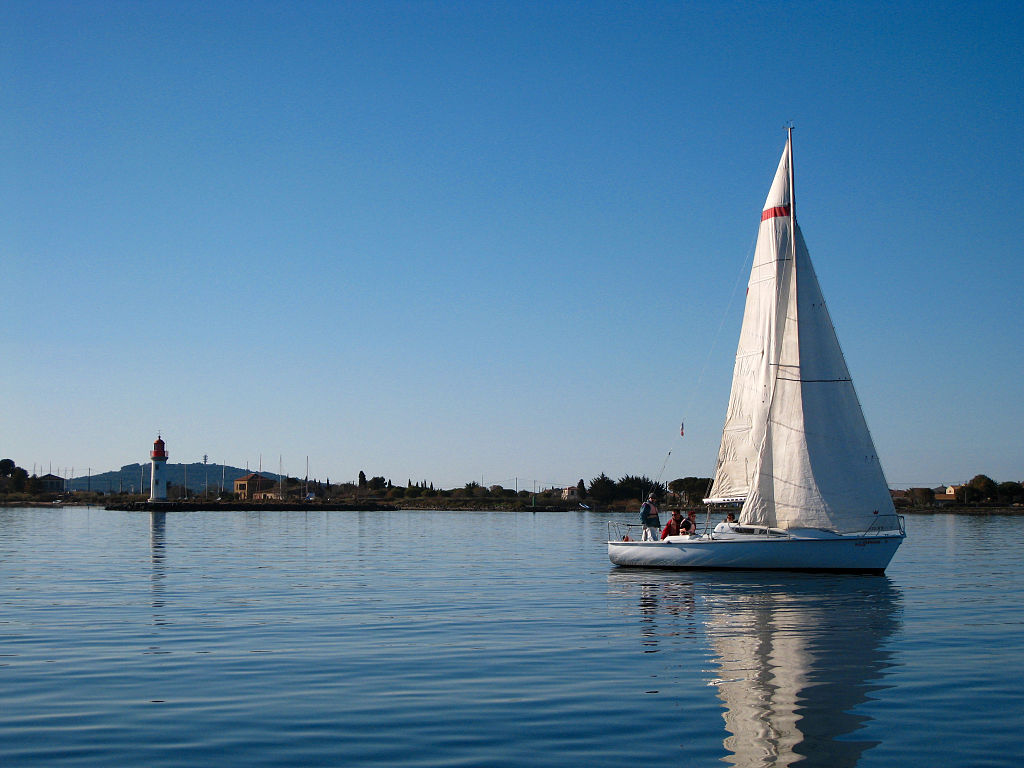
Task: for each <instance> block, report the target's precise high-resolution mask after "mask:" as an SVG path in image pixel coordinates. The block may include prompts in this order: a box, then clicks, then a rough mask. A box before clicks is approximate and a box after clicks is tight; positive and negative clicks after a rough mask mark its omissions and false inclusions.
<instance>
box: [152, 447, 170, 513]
mask: <svg viewBox="0 0 1024 768" xmlns="http://www.w3.org/2000/svg"><path fill="white" fill-rule="evenodd" d="M149 458H150V461H151V462H152V470H151V473H150V476H149V477H150V483H149V500H150V501H167V451H166V450H164V441H163V439H162V438H161V437H160V435H157V436H156V442H155V443H153V450H152V451H150V452H149Z"/></svg>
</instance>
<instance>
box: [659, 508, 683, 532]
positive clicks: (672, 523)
mask: <svg viewBox="0 0 1024 768" xmlns="http://www.w3.org/2000/svg"><path fill="white" fill-rule="evenodd" d="M682 522H683V516H682V514H681V513H680V512H679V510H678V509H673V510H672V517H670V518H669V519H668V522H667V523H665V527H664V528H662V529H661V538H662V539H665V538H667V537H669V536H678V535H679V524H680V523H682Z"/></svg>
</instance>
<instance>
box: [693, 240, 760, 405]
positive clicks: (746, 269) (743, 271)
mask: <svg viewBox="0 0 1024 768" xmlns="http://www.w3.org/2000/svg"><path fill="white" fill-rule="evenodd" d="M756 248H757V233H755V234H754V237H753V239H752V240H751V242H750V245H749V246H748V248H747V255H746V258H744V259H743V261H742V262H740V269H739V272H737V274H736V280H735V281H734V282H733V285H732V293H730V294H729V301H728V302H727V303H726V305H725V310H724V311H723V312H722V319H721V320H720V321H719V323H718V330H717V331H715V335H714V337H713V338H712V340H711V347H710V348H709V349H708V354H707V356H706V357H705V358H704V364H703V365H702V366H701V369H700V373H699V374H697V380H696V381H695V382H694V383H693V385H692V386H691V387H690V393H689V395H688V397H687V399H686V404H685V406H684V408H683V415H684V416H685V415H686V414H687V413H688V412H689V410H690V406H691V405H692V404H693V398H694V396H695V393H696V392H697V391H698V390H699V389H700V385H701V384H702V383H703V381H704V374H705V373H707V370H708V365H709V364H710V363H711V358H712V356H713V355H714V354H715V349H717V347H718V341H719V339H721V337H722V329H723V328H725V321H726V320H727V319H728V318H729V313H730V312H731V311H732V305H733V302H735V301H736V293H737V291H738V289H739V286H740V283H742V282H743V277H744V275H748V274H749V273H750V265H751V263H752V262H753V260H754V250H755V249H756Z"/></svg>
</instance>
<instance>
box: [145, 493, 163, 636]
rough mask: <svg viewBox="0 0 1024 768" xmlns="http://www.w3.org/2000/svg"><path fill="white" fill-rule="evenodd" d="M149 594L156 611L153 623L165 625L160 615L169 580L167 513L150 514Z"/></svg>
mask: <svg viewBox="0 0 1024 768" xmlns="http://www.w3.org/2000/svg"><path fill="white" fill-rule="evenodd" d="M149 515H150V516H149V562H150V575H149V594H150V605H152V607H153V609H154V611H155V612H154V615H153V623H154V624H165V623H166V622H165V620H164V617H163V615H162V614H161V613H159V611H160V609H162V608H163V607H164V603H165V598H164V581H165V580H166V578H167V568H166V564H165V562H164V557H165V551H164V550H165V546H166V544H165V536H166V529H167V513H166V512H150V513H149Z"/></svg>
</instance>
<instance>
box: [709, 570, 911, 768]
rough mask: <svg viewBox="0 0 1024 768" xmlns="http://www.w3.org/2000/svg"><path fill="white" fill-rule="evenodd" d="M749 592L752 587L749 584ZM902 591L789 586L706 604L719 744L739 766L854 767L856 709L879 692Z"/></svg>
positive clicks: (823, 581)
mask: <svg viewBox="0 0 1024 768" xmlns="http://www.w3.org/2000/svg"><path fill="white" fill-rule="evenodd" d="M752 586H753V585H752ZM898 604H899V593H898V591H897V590H896V589H895V588H893V586H892V585H891V584H890V582H889V580H888V579H886V578H885V577H881V576H865V577H862V578H859V579H853V580H850V579H844V578H843V577H826V578H822V577H820V576H819V577H818V578H817V580H812V579H810V578H803V579H795V580H792V581H787V582H785V583H776V584H772V585H768V586H765V587H763V588H757V587H754V588H753V589H752V590H751V591H750V592H749V593H748V594H737V593H735V592H730V593H729V594H718V595H714V596H712V597H711V598H710V599H709V608H710V612H711V619H710V622H709V626H708V630H709V632H710V633H711V638H710V639H711V647H712V649H713V653H714V661H715V663H716V664H717V665H718V667H719V671H718V675H719V676H718V679H717V680H715V681H714V682H715V685H716V687H717V688H718V696H719V698H720V699H721V700H722V703H723V705H724V706H725V713H724V717H725V727H726V730H727V731H728V732H729V734H730V735H729V736H728V737H726V739H725V740H724V742H723V744H724V746H725V748H726V749H727V750H728V751H729V752H730V753H732V754H731V756H730V757H728V758H726V761H727V762H729V763H731V764H733V765H737V766H768V765H772V766H784V765H791V764H793V763H795V762H797V761H798V760H799V761H801V762H800V764H801V765H807V766H812V765H822V766H830V767H831V768H843V767H844V766H855V765H856V764H857V762H858V761H859V760H860V757H861V755H862V754H863V753H864V752H865V751H867V750H868V749H870V748H871V747H873V746H875V744H876V743H877V742H874V741H866V740H857V739H853V738H850V735H851V734H854V733H855V732H857V731H859V730H861V729H862V728H863V727H864V726H865V725H866V724H867V723H868V722H869V721H870V719H871V718H870V717H869V716H867V715H864V714H858V713H857V712H855V711H854V710H855V709H856V708H857V707H859V706H861V705H862V704H864V703H865V702H866V701H869V700H870V698H871V693H872V691H876V690H879V689H881V688H884V687H885V685H884V684H883V683H882V677H883V675H884V673H885V669H886V668H887V667H888V666H889V664H890V662H889V658H888V654H887V653H886V652H885V651H884V650H883V648H882V646H883V643H884V641H885V640H886V638H888V637H889V636H891V635H892V634H893V632H894V630H895V629H896V628H897V626H898V624H899V618H898V614H899V609H898Z"/></svg>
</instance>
